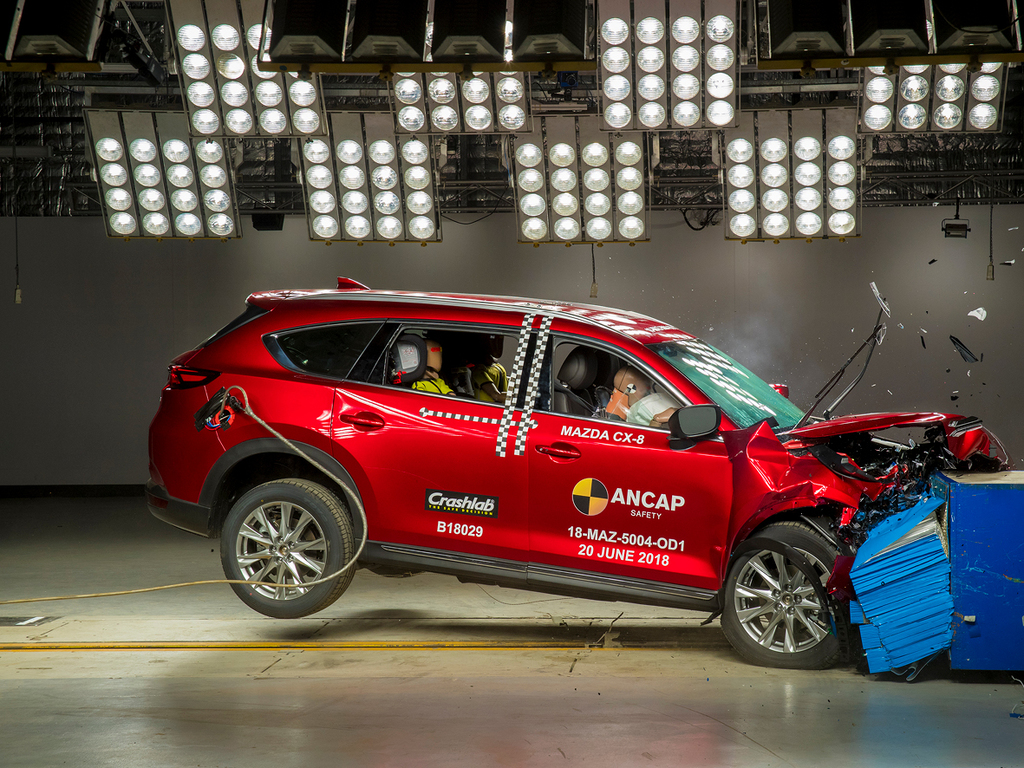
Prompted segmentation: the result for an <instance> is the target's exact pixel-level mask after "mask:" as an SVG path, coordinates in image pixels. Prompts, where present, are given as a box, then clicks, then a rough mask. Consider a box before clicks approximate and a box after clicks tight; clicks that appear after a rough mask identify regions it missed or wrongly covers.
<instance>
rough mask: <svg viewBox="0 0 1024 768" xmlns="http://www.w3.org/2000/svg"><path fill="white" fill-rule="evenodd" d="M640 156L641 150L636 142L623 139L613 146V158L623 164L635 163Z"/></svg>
mask: <svg viewBox="0 0 1024 768" xmlns="http://www.w3.org/2000/svg"><path fill="white" fill-rule="evenodd" d="M642 157H643V152H642V151H641V149H640V145H639V144H637V143H636V142H633V141H623V142H620V143H619V144H618V145H616V147H615V159H616V160H618V161H619V162H620V163H622V164H623V165H636V164H637V163H639V162H640V158H642Z"/></svg>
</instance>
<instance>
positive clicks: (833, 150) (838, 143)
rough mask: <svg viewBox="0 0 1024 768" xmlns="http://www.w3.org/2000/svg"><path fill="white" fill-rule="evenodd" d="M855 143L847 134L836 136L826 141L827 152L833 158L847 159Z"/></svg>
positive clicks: (854, 149)
mask: <svg viewBox="0 0 1024 768" xmlns="http://www.w3.org/2000/svg"><path fill="white" fill-rule="evenodd" d="M856 149H857V144H856V143H855V142H854V140H853V139H851V138H850V137H849V136H836V137H835V138H833V139H832V140H830V141H829V143H828V154H829V157H831V158H832V159H833V160H849V159H850V158H851V157H853V153H854V152H855V151H856Z"/></svg>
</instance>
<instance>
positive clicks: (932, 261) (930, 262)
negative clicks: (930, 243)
mask: <svg viewBox="0 0 1024 768" xmlns="http://www.w3.org/2000/svg"><path fill="white" fill-rule="evenodd" d="M936 261H938V259H932V260H931V261H929V262H928V263H929V264H934V263H935V262H936Z"/></svg>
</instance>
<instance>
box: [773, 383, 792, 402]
mask: <svg viewBox="0 0 1024 768" xmlns="http://www.w3.org/2000/svg"><path fill="white" fill-rule="evenodd" d="M768 386H769V387H771V388H772V389H774V390H775V391H776V392H778V393H779V394H780V395H782V396H783V397H784V398H786V399H787V400H789V384H769V385H768Z"/></svg>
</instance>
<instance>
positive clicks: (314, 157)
mask: <svg viewBox="0 0 1024 768" xmlns="http://www.w3.org/2000/svg"><path fill="white" fill-rule="evenodd" d="M302 154H303V156H304V157H305V158H306V159H307V160H309V162H311V163H313V164H315V165H320V164H321V163H326V162H327V161H328V160H330V158H331V148H330V147H328V146H327V142H325V141H321V140H320V139H306V140H305V141H304V142H302Z"/></svg>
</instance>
